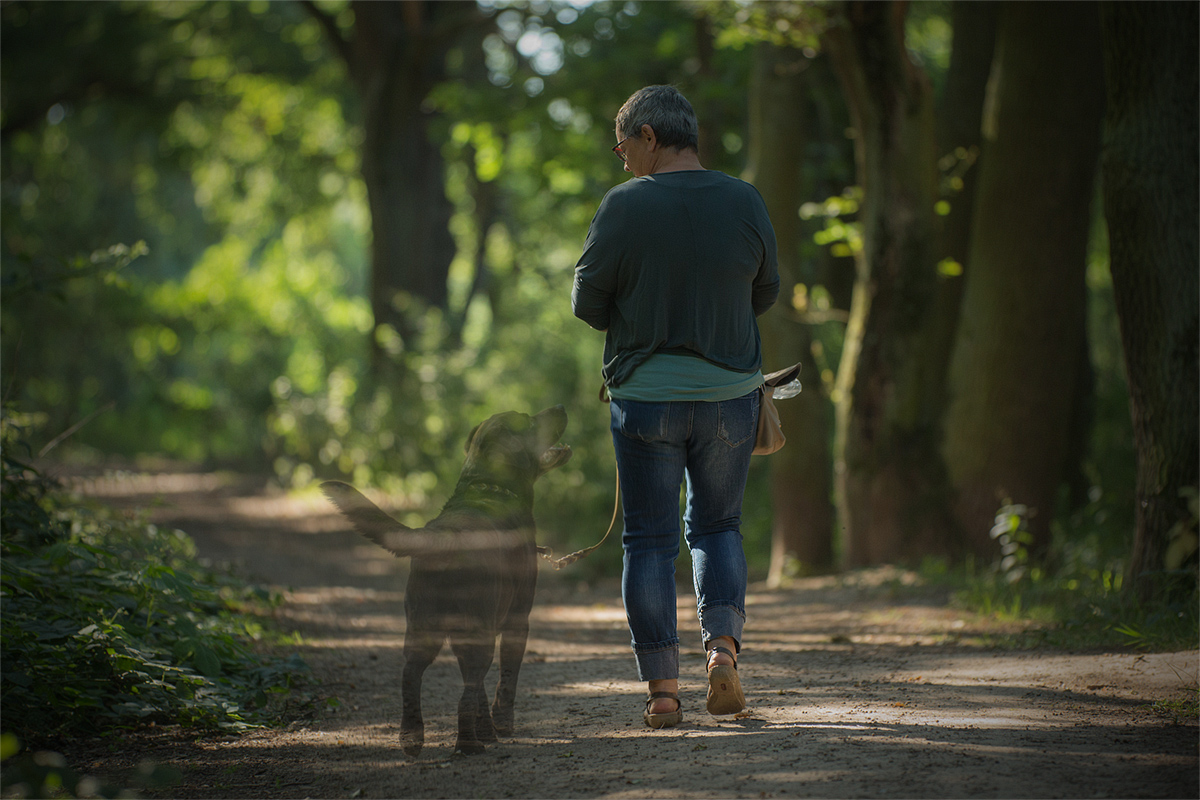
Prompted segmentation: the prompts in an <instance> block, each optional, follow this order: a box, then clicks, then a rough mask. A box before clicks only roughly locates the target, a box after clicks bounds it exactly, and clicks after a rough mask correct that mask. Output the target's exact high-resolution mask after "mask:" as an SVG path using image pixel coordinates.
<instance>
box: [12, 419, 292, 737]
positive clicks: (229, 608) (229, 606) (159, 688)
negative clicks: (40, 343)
mask: <svg viewBox="0 0 1200 800" xmlns="http://www.w3.org/2000/svg"><path fill="white" fill-rule="evenodd" d="M18 422H19V419H16V418H14V416H13V415H11V414H8V413H6V414H5V417H4V419H3V444H4V454H3V473H2V498H0V499H2V500H3V511H2V516H0V521H2V526H0V537H2V544H0V554H2V555H3V560H2V562H0V587H2V592H0V603H2V604H3V605H2V609H3V612H2V615H0V641H2V643H3V655H2V656H0V661H2V665H0V699H2V702H3V705H4V725H5V729H6V730H7V731H9V732H12V733H16V734H17V735H19V736H20V737H21V738H22V739H24V740H26V741H28V740H31V739H32V740H40V739H44V738H49V737H58V736H62V735H95V734H100V733H104V732H107V731H111V730H114V729H118V728H127V727H131V726H136V725H141V724H146V723H160V724H167V723H169V724H179V725H183V726H187V727H193V728H201V729H228V730H240V729H243V728H245V727H247V726H250V725H261V724H265V723H266V722H268V721H269V720H270V719H272V718H273V715H275V714H276V713H278V712H279V711H280V710H281V709H282V707H283V705H285V704H286V702H287V697H288V695H289V693H290V692H291V689H292V687H293V686H294V685H296V682H297V680H298V678H299V677H300V675H301V674H302V673H303V672H304V671H305V670H306V669H307V668H306V666H305V665H304V663H303V662H302V661H300V660H299V658H298V657H295V656H293V657H292V658H291V659H286V660H279V659H266V658H261V657H259V656H257V655H255V654H254V652H253V650H252V648H251V644H250V643H251V642H252V641H253V640H256V639H259V638H261V636H262V628H261V626H260V625H259V623H258V622H256V621H255V619H254V617H252V616H250V615H249V614H248V613H247V612H250V611H252V610H253V609H255V608H262V607H264V604H267V603H269V602H271V601H272V599H271V598H270V597H269V596H268V595H267V594H266V593H265V592H262V591H261V590H255V589H248V588H245V587H243V586H241V585H239V584H238V583H237V582H235V581H233V580H232V579H229V578H225V577H222V576H220V575H217V574H215V573H212V572H210V571H207V570H205V569H203V568H202V567H200V566H199V565H198V564H197V562H196V561H195V559H194V556H195V552H194V545H193V544H192V543H191V540H190V539H188V538H187V536H186V535H185V534H183V533H182V532H180V531H163V530H160V529H159V528H157V527H156V526H154V525H150V524H147V523H145V522H143V521H140V520H138V519H129V518H123V517H120V516H118V515H116V514H115V513H113V512H111V511H108V510H106V509H103V508H89V507H85V506H83V505H80V504H78V503H75V502H72V501H71V500H70V499H69V498H68V497H67V496H66V495H64V493H63V492H62V491H61V490H59V489H58V488H57V487H56V486H55V485H54V484H53V483H52V482H51V481H50V480H48V479H46V478H45V477H44V476H42V475H41V474H39V473H38V472H37V471H35V470H34V469H33V468H32V467H30V466H29V465H28V464H26V463H24V462H22V461H21V460H19V459H18V458H17V455H16V453H17V452H19V451H20V450H21V449H22V447H23V443H22V441H21V439H20V438H19V428H18V425H17V423H18Z"/></svg>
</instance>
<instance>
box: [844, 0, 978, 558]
mask: <svg viewBox="0 0 1200 800" xmlns="http://www.w3.org/2000/svg"><path fill="white" fill-rule="evenodd" d="M843 9H844V19H843V20H842V21H841V23H840V24H837V25H835V26H834V27H832V28H830V29H829V30H828V31H827V32H826V34H825V44H826V48H827V52H828V53H829V55H830V58H831V60H832V61H833V64H834V66H835V68H836V70H837V71H838V75H839V78H840V79H841V81H842V84H843V88H844V91H845V93H846V97H847V99H848V101H849V106H850V112H851V117H852V119H853V122H854V127H855V130H856V141H855V145H856V146H855V158H856V162H857V170H858V175H859V181H860V183H861V185H862V189H863V201H862V205H861V210H860V219H861V224H862V241H863V249H862V252H861V253H860V254H859V259H858V277H857V280H856V282H855V286H854V297H853V300H852V303H851V313H850V322H849V324H848V326H847V330H846V342H845V346H844V349H843V354H842V362H841V365H840V367H839V370H838V384H837V390H836V391H837V394H838V397H837V439H836V444H835V449H834V459H835V460H834V474H835V478H834V481H835V486H836V490H837V496H838V511H839V513H840V515H841V521H842V524H843V526H844V529H845V543H846V546H845V559H846V561H847V563H848V564H849V565H851V566H857V565H863V564H875V563H881V562H889V561H901V560H912V559H917V558H920V556H922V555H926V554H941V553H948V552H950V551H951V550H952V549H953V546H954V536H953V532H952V530H951V528H950V524H949V522H950V520H949V515H948V514H947V513H946V512H945V508H946V505H945V504H946V501H945V496H944V476H943V471H942V469H941V466H940V460H939V458H938V442H937V425H936V418H935V417H934V415H933V409H934V407H935V403H934V398H935V397H936V393H934V387H933V386H932V383H931V381H930V375H929V371H930V365H929V363H928V361H927V360H926V359H925V358H924V355H925V352H926V351H927V349H928V348H927V345H928V339H929V337H930V336H931V330H930V325H929V310H930V307H931V303H932V299H933V295H934V290H935V288H936V285H935V281H936V269H935V263H936V259H935V258H934V253H935V248H934V237H935V218H934V203H935V201H936V199H937V171H936V161H937V155H936V150H935V146H934V129H933V98H932V93H931V90H930V87H929V84H928V81H927V79H926V77H925V75H924V73H923V72H922V71H921V70H920V69H919V68H918V67H917V66H916V65H914V64H913V63H912V61H911V60H910V59H909V57H908V51H907V49H906V47H905V42H904V18H905V14H906V10H907V7H906V5H905V4H903V3H892V2H888V3H882V2H851V3H847V4H845V5H844V6H843Z"/></svg>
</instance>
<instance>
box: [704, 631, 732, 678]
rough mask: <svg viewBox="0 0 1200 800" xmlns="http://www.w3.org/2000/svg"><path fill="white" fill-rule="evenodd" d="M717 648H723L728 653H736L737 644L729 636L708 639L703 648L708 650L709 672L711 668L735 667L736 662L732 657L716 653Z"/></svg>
mask: <svg viewBox="0 0 1200 800" xmlns="http://www.w3.org/2000/svg"><path fill="white" fill-rule="evenodd" d="M718 647H723V648H725V649H726V650H728V651H729V652H730V653H736V652H737V651H738V646H737V642H735V641H734V640H733V637H731V636H718V637H717V638H715V639H709V640H708V642H706V643H705V648H706V649H707V650H708V669H710V670H711V669H712V668H713V667H736V666H737V660H736V659H735V658H734V657H733V656H729V655H726V654H725V653H719V652H717V648H718Z"/></svg>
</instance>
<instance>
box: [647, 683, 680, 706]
mask: <svg viewBox="0 0 1200 800" xmlns="http://www.w3.org/2000/svg"><path fill="white" fill-rule="evenodd" d="M655 692H670V693H671V694H674V695H678V694H679V679H678V678H670V679H667V680H660V681H648V682H647V683H646V693H647V694H654V693H655ZM678 707H679V703H678V702H677V701H675V700H672V699H671V698H669V697H658V698H655V699H654V701H653V702H651V704H650V713H652V714H667V713H670V712H671V711H674V710H675V709H676V708H678Z"/></svg>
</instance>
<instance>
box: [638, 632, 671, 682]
mask: <svg viewBox="0 0 1200 800" xmlns="http://www.w3.org/2000/svg"><path fill="white" fill-rule="evenodd" d="M633 655H634V657H635V658H636V659H637V668H638V680H639V681H666V680H673V679H675V678H678V677H679V640H678V639H675V640H674V641H670V642H657V643H655V644H638V643H636V642H634V643H633Z"/></svg>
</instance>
